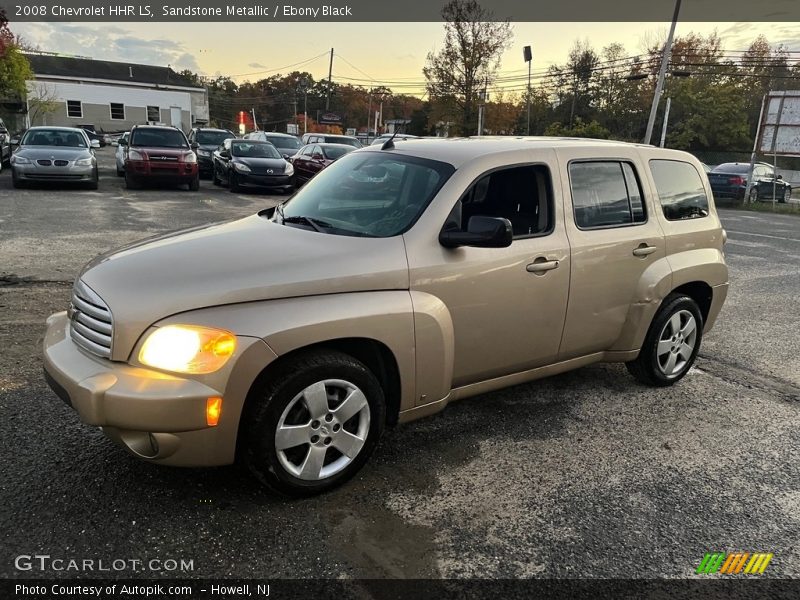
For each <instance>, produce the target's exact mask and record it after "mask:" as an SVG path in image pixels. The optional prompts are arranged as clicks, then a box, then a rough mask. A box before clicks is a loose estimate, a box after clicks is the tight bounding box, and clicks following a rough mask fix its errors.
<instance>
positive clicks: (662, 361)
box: [625, 294, 703, 387]
mask: <svg viewBox="0 0 800 600" xmlns="http://www.w3.org/2000/svg"><path fill="white" fill-rule="evenodd" d="M702 338H703V316H702V314H701V313H700V309H699V308H698V306H697V303H696V302H695V301H694V300H692V299H691V298H690V297H689V296H685V295H683V294H670V295H669V296H667V298H666V299H665V300H664V302H663V304H662V305H661V308H660V309H659V311H658V312H657V313H656V316H655V318H654V319H653V322H652V323H651V324H650V329H649V330H648V331H647V336H646V337H645V340H644V344H643V345H642V349H641V351H640V352H639V356H638V358H636V360H634V361H631V362H628V363H625V366H626V367H628V371H630V373H631V375H633V376H634V377H635V378H636V379H637V380H639V381H640V382H642V383H644V384H646V385H652V386H657V387H663V386H668V385H672V384H673V383H675V382H676V381H679V380H680V379H681V378H682V377H683V376H684V375H686V373H687V372H688V371H689V369H690V368H691V367H692V365H693V364H694V361H695V358H697V352H698V350H699V349H700V342H701V341H702Z"/></svg>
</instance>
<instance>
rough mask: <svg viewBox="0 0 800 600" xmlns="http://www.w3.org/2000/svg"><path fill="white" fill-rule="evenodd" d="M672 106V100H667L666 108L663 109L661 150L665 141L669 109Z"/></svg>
mask: <svg viewBox="0 0 800 600" xmlns="http://www.w3.org/2000/svg"><path fill="white" fill-rule="evenodd" d="M670 104H672V98H667V106H666V108H665V109H664V124H663V125H662V126H661V144H659V146H660V147H661V148H663V147H664V141H665V140H666V139H667V123H668V122H669V107H670Z"/></svg>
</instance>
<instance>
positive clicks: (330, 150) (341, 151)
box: [322, 146, 355, 160]
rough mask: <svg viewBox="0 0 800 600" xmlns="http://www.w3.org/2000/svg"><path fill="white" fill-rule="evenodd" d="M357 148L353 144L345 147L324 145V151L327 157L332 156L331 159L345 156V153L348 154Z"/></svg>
mask: <svg viewBox="0 0 800 600" xmlns="http://www.w3.org/2000/svg"><path fill="white" fill-rule="evenodd" d="M353 150H355V148H354V147H353V146H345V147H339V148H337V147H335V146H322V152H323V154H325V158H330V159H331V160H336V159H337V158H341V157H343V156H344V155H345V154H348V153H350V152H352V151H353Z"/></svg>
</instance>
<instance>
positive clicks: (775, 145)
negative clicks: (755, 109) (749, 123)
mask: <svg viewBox="0 0 800 600" xmlns="http://www.w3.org/2000/svg"><path fill="white" fill-rule="evenodd" d="M758 147H759V150H760V151H761V152H762V153H764V154H772V155H778V156H800V90H795V91H788V92H770V93H769V94H767V98H766V105H765V107H764V115H763V117H762V122H761V135H760V136H759V144H758Z"/></svg>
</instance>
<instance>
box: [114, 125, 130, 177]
mask: <svg viewBox="0 0 800 600" xmlns="http://www.w3.org/2000/svg"><path fill="white" fill-rule="evenodd" d="M130 134H131V132H130V131H126V132H125V133H123V134H122V135H121V136H120V137H119V139H118V140H117V153H116V160H117V177H124V176H125V146H126V145H127V141H128V136H130ZM120 142H123V143H121V144H120Z"/></svg>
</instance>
